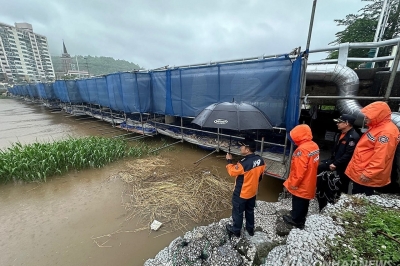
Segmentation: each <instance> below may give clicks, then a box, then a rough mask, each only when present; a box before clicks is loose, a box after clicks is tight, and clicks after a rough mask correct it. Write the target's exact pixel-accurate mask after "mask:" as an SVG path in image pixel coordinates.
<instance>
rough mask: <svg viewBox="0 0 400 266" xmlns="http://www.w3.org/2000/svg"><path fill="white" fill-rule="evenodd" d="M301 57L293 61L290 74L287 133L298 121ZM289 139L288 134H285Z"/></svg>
mask: <svg viewBox="0 0 400 266" xmlns="http://www.w3.org/2000/svg"><path fill="white" fill-rule="evenodd" d="M301 62H302V59H301V57H298V58H297V59H296V60H295V61H294V62H293V67H292V72H291V76H290V89H289V93H288V97H287V100H286V102H287V108H286V115H285V118H286V132H287V133H289V132H290V130H292V129H293V128H294V127H295V126H296V125H298V123H299V118H300V90H301V83H300V81H301ZM287 135H288V137H289V139H291V138H290V135H289V134H287Z"/></svg>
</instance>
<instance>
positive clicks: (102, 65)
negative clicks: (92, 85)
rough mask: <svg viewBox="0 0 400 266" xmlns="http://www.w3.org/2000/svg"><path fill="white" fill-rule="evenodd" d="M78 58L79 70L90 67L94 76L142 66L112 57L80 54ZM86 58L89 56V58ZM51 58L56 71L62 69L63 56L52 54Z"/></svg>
mask: <svg viewBox="0 0 400 266" xmlns="http://www.w3.org/2000/svg"><path fill="white" fill-rule="evenodd" d="M71 57H72V60H71V63H72V64H73V65H74V66H73V67H75V69H77V66H76V60H75V56H71ZM77 58H78V65H79V70H88V68H89V73H90V75H94V76H97V75H105V74H109V73H114V72H122V71H132V70H134V69H139V68H140V67H139V66H138V65H136V64H134V63H131V62H128V61H125V60H119V59H118V60H115V59H114V58H112V57H105V56H100V57H98V56H90V55H89V56H82V55H78V56H77ZM85 58H87V60H86V59H85ZM51 60H52V61H53V66H54V71H56V72H57V71H62V64H61V57H60V56H51Z"/></svg>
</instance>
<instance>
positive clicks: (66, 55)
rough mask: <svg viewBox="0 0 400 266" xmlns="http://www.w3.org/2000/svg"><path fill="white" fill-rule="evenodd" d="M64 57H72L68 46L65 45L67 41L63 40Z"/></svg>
mask: <svg viewBox="0 0 400 266" xmlns="http://www.w3.org/2000/svg"><path fill="white" fill-rule="evenodd" d="M62 57H71V56H70V55H69V53H68V51H67V47H66V46H65V42H64V40H63V53H62Z"/></svg>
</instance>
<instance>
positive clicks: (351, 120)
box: [333, 114, 356, 125]
mask: <svg viewBox="0 0 400 266" xmlns="http://www.w3.org/2000/svg"><path fill="white" fill-rule="evenodd" d="M333 121H335V122H336V123H342V122H348V123H349V124H351V125H354V122H355V121H356V118H355V117H354V116H352V115H349V114H342V115H341V116H340V117H339V118H337V119H333Z"/></svg>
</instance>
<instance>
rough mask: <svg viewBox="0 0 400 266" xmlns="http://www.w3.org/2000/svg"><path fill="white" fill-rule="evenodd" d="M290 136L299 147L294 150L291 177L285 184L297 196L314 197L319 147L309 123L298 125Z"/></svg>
mask: <svg viewBox="0 0 400 266" xmlns="http://www.w3.org/2000/svg"><path fill="white" fill-rule="evenodd" d="M290 137H291V138H292V140H293V141H294V142H295V144H296V145H297V146H298V147H297V149H296V150H295V151H294V152H293V155H292V161H291V165H290V173H289V177H288V179H287V180H286V181H285V182H284V183H283V185H284V186H285V187H286V189H287V190H288V191H289V192H290V193H291V194H293V195H295V196H297V197H300V198H304V199H313V198H314V196H315V190H316V187H317V170H318V164H319V147H318V145H317V144H316V143H315V142H314V141H312V138H313V136H312V133H311V128H310V127H309V126H308V125H305V124H303V125H298V126H296V127H295V128H293V129H292V130H291V131H290Z"/></svg>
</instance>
